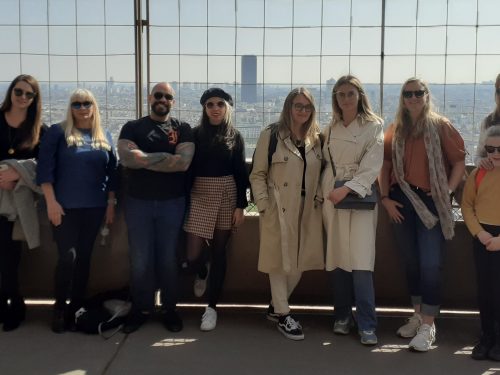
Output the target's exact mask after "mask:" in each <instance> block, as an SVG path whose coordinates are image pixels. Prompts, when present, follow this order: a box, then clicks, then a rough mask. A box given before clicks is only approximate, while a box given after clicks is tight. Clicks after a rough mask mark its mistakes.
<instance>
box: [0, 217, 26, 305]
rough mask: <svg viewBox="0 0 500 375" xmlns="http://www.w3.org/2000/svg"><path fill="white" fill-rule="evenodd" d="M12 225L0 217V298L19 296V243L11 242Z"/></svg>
mask: <svg viewBox="0 0 500 375" xmlns="http://www.w3.org/2000/svg"><path fill="white" fill-rule="evenodd" d="M13 226H14V223H13V222H11V221H8V220H7V218H5V217H3V216H0V276H1V279H0V298H2V299H9V298H14V297H18V296H19V264H20V263H21V242H20V241H13V240H12V228H13Z"/></svg>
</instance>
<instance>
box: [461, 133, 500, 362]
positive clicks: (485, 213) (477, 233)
mask: <svg viewBox="0 0 500 375" xmlns="http://www.w3.org/2000/svg"><path fill="white" fill-rule="evenodd" d="M485 135H486V137H485V138H486V139H485V142H484V143H485V145H484V151H485V152H486V155H487V156H486V157H487V158H488V159H489V162H490V163H491V166H492V169H489V170H485V169H483V168H476V169H475V170H474V171H473V172H472V173H471V174H470V176H469V178H468V179H467V182H466V183H465V189H464V195H463V199H462V214H463V217H464V221H465V224H467V228H468V229H469V231H470V232H471V234H472V235H473V236H474V243H473V251H474V260H475V264H476V277H477V295H478V302H479V314H480V317H481V331H482V334H481V339H480V341H479V343H478V344H477V345H476V346H475V347H474V349H473V350H472V358H474V359H479V360H481V359H486V358H490V359H493V360H495V361H500V333H499V332H498V328H499V327H500V215H499V212H500V200H498V191H500V126H493V127H490V128H488V130H486V133H485ZM495 326H496V328H495Z"/></svg>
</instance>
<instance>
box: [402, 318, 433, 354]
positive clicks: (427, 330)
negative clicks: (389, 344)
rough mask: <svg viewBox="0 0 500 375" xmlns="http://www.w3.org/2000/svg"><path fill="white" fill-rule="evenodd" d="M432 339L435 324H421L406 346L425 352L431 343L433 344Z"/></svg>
mask: <svg viewBox="0 0 500 375" xmlns="http://www.w3.org/2000/svg"><path fill="white" fill-rule="evenodd" d="M434 341H436V326H435V325H434V324H432V326H430V325H428V324H422V325H421V326H420V328H419V329H418V332H417V335H416V336H415V337H414V338H413V339H412V340H411V341H410V344H409V345H408V346H409V347H410V349H413V350H416V351H417V352H427V351H429V349H430V348H431V345H432V344H434Z"/></svg>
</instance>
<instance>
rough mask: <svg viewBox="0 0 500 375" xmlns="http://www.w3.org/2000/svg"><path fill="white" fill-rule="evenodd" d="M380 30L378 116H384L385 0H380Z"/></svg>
mask: <svg viewBox="0 0 500 375" xmlns="http://www.w3.org/2000/svg"><path fill="white" fill-rule="evenodd" d="M381 31H382V32H381V33H380V116H381V117H383V116H384V66H385V64H384V63H385V0H382V30H381Z"/></svg>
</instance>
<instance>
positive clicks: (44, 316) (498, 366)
mask: <svg viewBox="0 0 500 375" xmlns="http://www.w3.org/2000/svg"><path fill="white" fill-rule="evenodd" d="M180 312H181V315H182V317H183V319H184V330H183V331H182V332H179V333H175V334H174V333H170V332H168V331H166V330H165V329H164V328H163V326H162V325H161V322H160V321H159V319H152V320H151V321H149V322H148V323H147V324H145V325H144V326H143V327H142V328H141V329H140V330H139V331H137V332H135V333H133V334H130V335H124V334H122V333H118V334H116V335H115V336H113V337H112V338H110V339H109V340H104V339H102V338H101V337H100V336H97V335H85V334H81V333H70V332H68V333H65V334H61V335H56V334H54V333H52V331H51V330H50V328H49V324H50V318H51V311H50V310H49V309H48V308H47V307H45V308H42V307H33V306H31V307H30V308H29V310H28V317H27V321H26V322H25V323H24V324H23V325H22V326H21V327H20V328H19V329H18V330H16V331H13V332H9V333H4V332H2V331H0V374H1V375H17V374H23V375H24V374H28V375H31V374H40V375H45V374H71V375H83V374H86V375H87V374H89V375H90V374H92V375H93V374H109V375H127V374H141V375H142V374H164V373H168V374H175V375H182V374H200V375H211V374H214V375H215V374H217V375H225V374H252V375H253V374H287V375H292V374H333V373H335V374H419V375H420V374H426V375H431V374H477V375H493V374H500V363H496V362H492V361H474V360H472V359H471V358H470V357H469V355H468V354H467V350H470V346H471V345H473V344H474V342H475V341H476V339H477V334H478V330H479V321H478V318H477V317H476V316H474V317H465V316H460V317H456V316H455V317H446V316H442V317H440V318H439V319H438V321H437V332H438V334H437V342H436V344H435V348H433V349H432V350H431V351H430V352H428V353H413V352H409V351H408V349H407V347H405V345H407V344H408V342H409V341H408V340H406V339H401V338H398V337H396V336H395V334H394V332H395V330H396V329H397V327H398V326H399V325H400V324H402V323H403V320H404V318H403V317H401V316H394V315H392V316H388V315H381V316H380V317H379V328H378V331H377V334H378V337H379V345H377V346H375V347H364V346H362V345H361V344H360V343H359V339H358V336H357V334H356V333H352V334H351V335H350V336H336V335H334V334H333V333H332V318H331V316H330V315H329V314H326V313H314V314H313V313H300V314H296V317H298V318H299V319H300V322H301V324H302V326H303V328H304V333H305V336H306V338H305V340H304V341H300V342H294V341H291V340H288V339H286V338H285V337H284V336H282V335H281V333H280V332H278V330H277V329H276V326H275V324H274V323H272V322H269V321H267V320H266V319H265V318H264V310H258V309H239V310H235V309H220V310H219V319H218V326H217V328H216V329H215V330H214V331H212V332H201V331H200V330H199V328H198V327H199V319H200V316H201V314H202V312H203V309H202V308H181V309H180ZM468 347H469V348H468ZM467 348H468V349H467Z"/></svg>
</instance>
